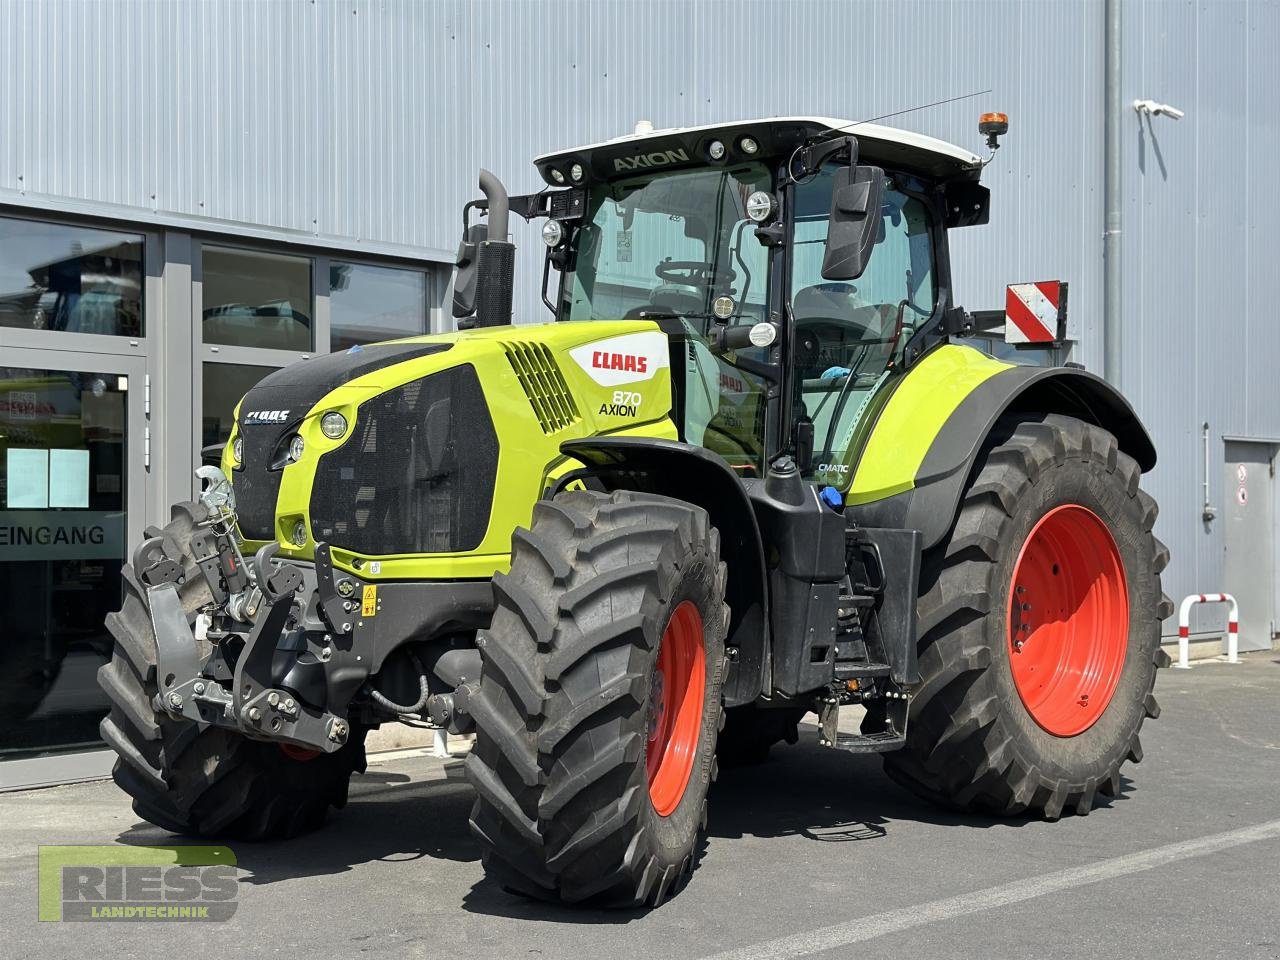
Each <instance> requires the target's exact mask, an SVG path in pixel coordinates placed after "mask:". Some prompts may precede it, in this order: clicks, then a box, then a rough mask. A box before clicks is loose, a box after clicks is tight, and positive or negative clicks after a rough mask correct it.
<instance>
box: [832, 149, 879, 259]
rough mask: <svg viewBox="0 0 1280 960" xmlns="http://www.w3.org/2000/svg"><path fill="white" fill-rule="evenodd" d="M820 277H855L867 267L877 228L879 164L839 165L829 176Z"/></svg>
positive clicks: (877, 231) (874, 243)
mask: <svg viewBox="0 0 1280 960" xmlns="http://www.w3.org/2000/svg"><path fill="white" fill-rule="evenodd" d="M832 180H833V183H832V188H831V216H830V220H829V221H828V224H827V249H826V252H825V253H824V254H823V257H822V278H823V279H824V280H857V279H858V278H859V277H860V276H862V272H863V271H864V270H866V269H867V261H868V260H870V259H871V250H872V248H873V247H874V246H875V245H876V236H877V234H878V233H879V232H880V205H881V203H883V202H884V171H883V170H881V169H880V168H879V167H841V168H840V169H839V170H837V171H836V173H835V176H834V177H833V178H832Z"/></svg>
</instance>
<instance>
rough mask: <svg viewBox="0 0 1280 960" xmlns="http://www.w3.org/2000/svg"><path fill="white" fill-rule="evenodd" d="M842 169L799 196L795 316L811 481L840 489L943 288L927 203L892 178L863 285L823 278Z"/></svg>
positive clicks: (799, 413)
mask: <svg viewBox="0 0 1280 960" xmlns="http://www.w3.org/2000/svg"><path fill="white" fill-rule="evenodd" d="M837 169H839V168H838V167H836V166H835V165H828V166H825V167H823V168H822V169H821V170H820V171H819V173H818V174H817V175H815V176H814V177H812V178H811V179H809V180H806V181H804V182H802V183H800V184H798V185H797V186H796V188H795V193H794V206H795V213H794V231H793V235H792V237H793V239H792V245H791V279H790V285H789V291H788V292H789V296H790V315H791V320H792V323H793V324H794V338H793V342H794V344H795V348H794V351H795V352H794V358H795V362H794V368H793V370H792V375H793V380H792V391H793V394H792V409H793V412H794V417H795V419H796V420H797V421H799V420H801V419H802V418H807V419H808V420H809V421H810V422H811V423H812V425H813V436H814V455H813V461H812V467H811V469H810V472H809V474H808V478H809V479H811V480H814V481H816V482H818V483H824V484H830V485H832V486H835V487H837V488H839V489H841V490H845V489H847V488H848V486H849V483H850V481H851V480H852V470H853V465H854V463H855V462H856V458H857V452H858V448H859V446H860V441H861V439H862V431H864V430H865V427H866V425H867V423H868V422H869V420H870V417H871V415H872V413H873V411H874V409H875V408H876V405H877V404H876V401H877V400H878V399H880V398H882V397H883V396H884V395H885V393H886V392H887V390H888V389H889V388H890V387H891V384H892V381H893V378H894V377H895V376H896V375H897V374H898V373H899V371H900V370H901V368H902V365H903V355H904V350H905V347H906V344H907V342H908V341H909V340H910V339H911V336H912V334H913V333H914V332H915V330H916V329H918V328H919V327H920V326H921V325H922V324H923V323H925V322H926V321H927V320H928V319H929V318H930V317H931V316H932V315H933V313H934V310H935V307H936V305H937V282H936V270H935V256H934V249H933V240H932V237H933V230H932V223H931V219H930V212H929V207H928V205H927V204H926V203H925V202H924V201H923V200H922V199H921V198H920V197H919V196H916V195H913V192H912V189H911V188H912V187H913V186H915V184H912V183H911V182H910V180H909V178H901V177H897V176H895V175H894V174H889V175H888V178H887V181H886V183H885V191H884V199H883V202H882V204H881V210H880V226H879V232H878V236H877V239H876V243H875V247H874V249H873V251H872V254H871V258H870V260H869V262H868V263H867V267H866V269H865V271H864V272H863V274H862V276H860V277H859V278H858V279H857V280H853V281H847V282H846V281H829V280H825V279H824V278H823V276H822V272H821V270H822V260H823V253H824V250H825V246H826V240H827V227H828V218H829V213H830V210H831V192H832V188H833V181H834V175H835V172H836V170H837Z"/></svg>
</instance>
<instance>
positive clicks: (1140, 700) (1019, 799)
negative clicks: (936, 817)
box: [885, 415, 1172, 819]
mask: <svg viewBox="0 0 1280 960" xmlns="http://www.w3.org/2000/svg"><path fill="white" fill-rule="evenodd" d="M1003 429H1004V431H1005V433H1004V437H1005V439H1003V440H1002V441H1001V442H998V443H997V444H996V445H995V446H993V447H991V448H989V449H988V450H987V451H986V452H985V455H984V459H983V460H982V461H980V463H979V466H978V468H977V474H976V476H975V478H974V479H973V481H972V484H971V485H970V487H969V488H968V490H967V491H966V492H965V495H964V499H963V501H962V503H961V506H960V511H959V514H958V515H957V518H956V522H955V525H954V526H953V528H952V530H951V532H950V534H949V537H948V538H947V540H945V541H944V542H943V543H942V544H940V545H939V546H938V547H936V548H935V549H934V550H933V551H932V552H931V553H930V554H928V555H926V558H925V568H924V572H923V573H922V576H921V585H920V590H921V593H920V599H919V605H918V613H919V636H920V640H919V654H920V674H921V684H920V687H919V689H918V690H917V691H916V693H915V694H914V697H913V701H912V704H911V713H910V722H909V724H908V728H907V746H906V748H905V749H904V750H902V751H899V752H897V753H892V754H887V755H886V756H885V767H886V770H887V772H888V773H889V775H890V776H891V777H892V778H893V779H894V780H895V781H897V782H898V783H899V784H901V785H903V786H905V787H907V788H908V789H910V790H912V791H913V792H915V793H917V794H919V795H920V796H923V797H925V798H927V799H930V800H933V801H935V802H938V803H940V804H943V805H945V806H949V807H953V808H961V809H967V810H973V811H977V812H981V813H986V814H995V815H1000V816H1012V815H1017V814H1024V813H1025V814H1032V815H1039V816H1043V817H1045V818H1047V819H1056V818H1057V817H1059V816H1060V815H1061V814H1062V813H1063V811H1064V810H1065V809H1068V808H1070V809H1073V810H1074V811H1075V812H1076V813H1078V814H1087V813H1088V812H1089V811H1090V810H1091V809H1092V808H1093V805H1094V802H1095V799H1096V797H1097V795H1098V794H1099V793H1101V794H1103V795H1106V796H1115V795H1116V794H1117V793H1118V792H1119V789H1120V768H1121V766H1122V765H1123V764H1124V762H1125V761H1126V760H1132V761H1133V762H1135V763H1136V762H1138V761H1139V760H1141V759H1142V746H1141V742H1140V740H1139V731H1140V729H1141V727H1142V724H1143V721H1144V720H1145V719H1147V718H1153V719H1154V718H1155V717H1157V716H1158V715H1159V708H1158V707H1157V705H1156V699H1155V696H1154V694H1153V693H1152V687H1153V685H1154V683H1155V678H1156V668H1157V667H1158V666H1163V665H1165V664H1167V663H1168V657H1167V656H1166V655H1165V654H1164V653H1163V651H1162V650H1161V649H1160V623H1161V621H1162V620H1163V619H1164V618H1165V617H1167V616H1168V615H1169V614H1170V613H1171V612H1172V604H1171V603H1170V602H1169V599H1168V598H1167V597H1165V596H1164V594H1163V593H1162V592H1161V588H1160V571H1161V570H1162V569H1163V568H1164V566H1165V565H1166V563H1167V562H1168V551H1167V550H1166V549H1165V547H1164V546H1163V544H1161V543H1160V542H1159V541H1158V540H1157V539H1156V538H1155V537H1154V536H1153V535H1152V532H1151V530H1152V526H1153V524H1154V523H1155V519H1156V512H1157V511H1156V504H1155V501H1154V500H1152V499H1151V497H1149V496H1147V494H1145V493H1144V492H1143V491H1142V490H1140V489H1139V487H1138V481H1139V475H1140V472H1141V471H1140V470H1139V468H1138V465H1137V463H1135V462H1134V460H1133V459H1132V458H1131V457H1129V456H1128V455H1126V454H1125V453H1123V452H1121V451H1120V450H1119V449H1118V446H1117V443H1116V439H1115V437H1114V436H1113V435H1112V434H1110V433H1108V432H1107V431H1105V430H1103V429H1101V428H1099V427H1095V426H1093V425H1091V424H1086V423H1084V422H1082V421H1080V420H1077V419H1074V418H1071V417H1065V416H1057V415H1050V416H1046V417H1044V418H1043V420H1042V421H1037V422H1030V421H1023V422H1017V423H1008V424H1005V425H1004V427H1003Z"/></svg>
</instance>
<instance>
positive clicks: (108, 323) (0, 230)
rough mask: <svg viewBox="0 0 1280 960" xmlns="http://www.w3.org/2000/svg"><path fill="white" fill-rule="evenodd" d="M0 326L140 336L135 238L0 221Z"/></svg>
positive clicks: (139, 282) (138, 260) (139, 265)
mask: <svg viewBox="0 0 1280 960" xmlns="http://www.w3.org/2000/svg"><path fill="white" fill-rule="evenodd" d="M0 326H3V327H19V328H22V329H26V330H62V331H68V332H73V333H98V334H107V335H112V336H122V337H140V336H142V334H143V332H144V331H143V325H142V237H141V236H140V235H139V234H136V233H117V232H115V231H112V230H95V229H92V228H89V227H80V226H70V225H67V224H60V223H41V222H40V221H37V220H22V219H17V218H12V217H0Z"/></svg>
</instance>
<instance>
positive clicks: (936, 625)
mask: <svg viewBox="0 0 1280 960" xmlns="http://www.w3.org/2000/svg"><path fill="white" fill-rule="evenodd" d="M1005 128H1006V122H1005V121H1004V120H1003V118H1002V117H1001V116H1000V115H994V116H991V115H989V116H987V117H984V120H983V123H982V125H981V128H980V129H981V130H982V132H984V133H986V134H987V136H988V143H989V145H990V146H991V147H992V148H993V149H994V147H995V145H996V144H997V141H996V137H997V136H998V135H999V134H1001V133H1003V132H1004V130H1005ZM535 163H536V167H537V170H538V172H539V174H540V175H541V177H542V179H543V180H544V181H545V182H546V184H547V186H546V188H544V189H543V190H541V191H539V192H537V193H533V194H529V195H526V196H508V195H507V193H506V191H505V190H504V189H503V187H502V184H501V183H499V182H498V180H497V178H495V177H493V176H492V175H491V174H489V173H487V172H482V173H481V177H480V187H481V190H482V192H483V193H484V195H485V198H484V199H483V200H475V201H472V202H471V203H469V204H467V206H466V208H465V209H464V211H463V222H464V238H463V241H462V244H461V246H460V249H459V254H458V269H457V275H456V280H455V284H454V299H453V309H454V314H455V316H456V317H457V318H458V324H457V325H458V327H459V329H458V331H457V332H455V333H448V334H440V335H432V336H424V337H415V338H411V339H407V340H399V341H395V342H391V343H382V344H376V345H373V346H366V347H363V348H361V347H354V348H352V349H351V350H349V351H347V352H344V353H341V354H334V355H329V356H321V357H316V358H314V359H309V360H305V361H303V362H301V363H298V364H295V365H293V366H290V367H287V368H285V369H283V370H280V371H278V372H276V373H273V374H272V375H270V376H268V377H267V378H266V379H265V380H263V381H262V382H261V383H260V384H259V385H258V386H256V387H254V388H253V389H252V390H251V391H249V393H248V394H247V395H246V396H245V398H244V399H243V401H242V402H241V404H240V405H239V407H238V408H237V411H236V418H235V428H234V431H233V432H232V434H231V437H230V440H229V442H228V443H227V445H226V448H225V450H224V452H223V454H222V460H221V467H220V468H216V467H203V468H201V470H200V471H198V473H199V475H200V476H201V478H202V486H203V492H202V495H201V498H200V500H199V501H198V502H192V503H182V504H178V505H177V506H175V507H174V508H173V514H172V517H173V519H172V522H171V523H169V524H168V525H167V526H166V527H164V528H163V529H155V528H153V529H150V530H148V531H147V533H146V538H145V540H144V542H143V543H142V544H141V546H140V547H139V548H138V549H137V551H136V552H135V554H134V557H133V562H132V565H131V566H130V567H128V568H126V571H125V582H126V595H125V598H124V604H123V607H122V609H121V610H120V611H119V612H118V613H114V614H112V615H111V616H110V618H109V627H110V629H111V631H112V633H113V635H114V637H115V640H116V646H115V653H114V658H113V659H112V661H111V662H110V663H109V664H108V665H106V666H104V667H103V668H102V671H101V673H100V681H101V684H102V686H103V688H104V689H105V690H106V692H107V693H108V695H109V696H110V698H111V703H112V707H111V712H110V714H109V716H107V717H106V719H105V720H104V721H103V723H102V735H103V737H104V738H105V740H106V741H107V743H109V744H110V745H111V746H112V747H113V748H114V749H115V750H116V752H117V753H118V754H119V759H118V761H117V763H116V766H115V779H116V781H117V783H118V784H119V785H120V786H121V787H122V788H123V789H124V790H125V791H127V792H128V793H129V794H130V795H131V796H132V798H133V804H134V809H135V810H136V812H137V813H138V815H139V816H141V817H143V818H145V819H146V820H149V821H151V822H152V823H155V824H158V825H160V826H161V827H164V828H166V829H168V830H171V831H173V832H175V833H180V834H187V835H194V836H199V837H232V838H234V837H241V838H251V839H265V838H278V837H286V836H291V835H294V834H297V833H299V832H301V831H304V830H307V829H310V828H313V827H316V826H318V825H319V824H320V823H321V822H322V821H323V820H324V819H325V817H326V815H327V813H328V809H329V808H330V807H341V806H343V804H344V803H345V801H346V798H347V789H348V781H349V779H350V776H351V774H352V773H353V771H358V770H362V769H363V767H364V762H365V759H364V746H363V741H364V737H365V734H366V732H367V731H368V730H370V729H371V728H373V727H376V726H378V725H379V724H382V723H388V722H395V721H399V720H407V721H409V722H425V723H428V724H430V725H432V726H435V727H437V728H443V729H447V730H449V731H452V732H455V733H467V732H474V734H475V744H474V747H473V749H472V750H471V752H470V754H469V756H468V757H467V759H466V770H467V773H468V775H469V778H470V781H471V783H472V785H473V786H474V788H475V794H476V798H475V805H474V808H473V810H472V813H471V828H472V830H473V832H474V834H475V837H476V838H477V840H478V842H479V843H480V845H481V846H482V848H483V851H484V857H483V859H484V867H485V870H486V872H487V873H488V875H489V876H490V877H491V878H492V879H494V880H495V881H496V882H498V883H501V884H502V885H504V886H505V887H507V888H509V889H512V890H515V891H518V892H521V893H524V894H527V895H530V896H534V897H540V898H545V899H548V900H561V901H567V902H590V903H596V904H610V905H645V904H647V905H656V904H658V903H660V902H662V901H663V900H664V899H666V898H667V897H669V896H671V895H672V893H673V892H675V891H676V890H678V889H679V888H680V887H681V886H682V885H683V884H684V883H685V881H686V880H687V879H688V877H689V875H690V874H691V872H692V870H693V868H694V866H695V862H696V860H697V857H698V851H699V848H700V844H699V837H700V833H701V831H703V830H704V829H705V827H706V823H707V791H708V786H709V784H710V782H711V781H712V780H713V779H714V778H715V776H716V771H717V763H727V762H749V761H758V760H760V759H763V758H764V756H765V754H766V753H767V752H768V750H769V748H770V746H771V745H773V744H775V743H777V742H778V741H787V742H794V741H795V740H796V738H797V724H798V722H799V721H800V719H801V718H802V717H804V716H805V715H806V714H807V713H810V712H812V713H815V714H816V715H817V718H818V731H819V732H818V741H819V743H820V744H821V745H822V746H823V747H826V748H830V749H832V750H840V751H847V752H853V753H880V754H883V758H884V763H885V765H886V768H887V770H888V772H889V774H890V776H892V778H893V779H894V780H896V781H897V782H898V783H900V784H902V785H903V786H905V787H907V788H908V789H910V790H912V791H915V792H916V793H918V794H920V795H922V796H924V797H927V798H929V799H931V800H933V801H936V802H938V803H940V804H944V805H946V806H949V807H951V808H959V809H965V810H972V811H978V812H981V813H983V814H989V815H994V816H1033V817H1045V818H1048V819H1055V818H1057V817H1059V816H1060V815H1062V814H1063V813H1064V812H1067V811H1074V812H1075V813H1078V814H1086V813H1088V812H1089V810H1090V809H1091V808H1092V807H1093V805H1094V803H1095V800H1096V798H1097V797H1098V796H1099V795H1102V796H1115V795H1116V793H1117V792H1118V791H1119V789H1120V769H1121V765H1122V764H1123V763H1124V762H1125V761H1126V759H1127V760H1132V761H1137V760H1139V759H1140V758H1141V755H1142V751H1141V747H1140V745H1139V739H1138V737H1139V729H1140V727H1141V726H1142V723H1143V720H1144V719H1145V718H1147V717H1154V716H1156V714H1157V709H1156V702H1155V699H1154V697H1153V696H1152V687H1153V685H1154V682H1155V675H1156V668H1157V667H1158V666H1160V665H1162V661H1164V662H1167V661H1166V658H1164V656H1163V654H1162V653H1161V650H1160V622H1161V620H1162V619H1163V618H1164V617H1165V616H1167V615H1168V614H1169V612H1170V606H1169V602H1168V599H1167V598H1166V597H1164V595H1163V594H1162V592H1161V588H1160V571H1161V569H1162V568H1163V567H1164V565H1165V563H1166V562H1167V559H1168V554H1167V551H1166V550H1165V548H1164V547H1163V546H1162V545H1161V544H1160V543H1159V542H1158V541H1157V540H1156V539H1155V537H1154V536H1153V535H1152V525H1153V524H1154V522H1155V518H1156V505H1155V503H1154V502H1153V501H1152V499H1151V498H1150V497H1149V496H1147V495H1146V494H1145V493H1144V492H1143V491H1142V490H1141V489H1140V486H1139V479H1140V475H1141V474H1142V473H1143V472H1144V471H1146V470H1149V469H1150V468H1151V467H1152V465H1153V464H1154V463H1155V451H1154V449H1153V447H1152V443H1151V441H1150V439H1149V437H1148V435H1147V433H1146V431H1145V430H1144V428H1143V426H1142V425H1141V423H1140V422H1139V420H1138V418H1137V417H1136V416H1135V414H1134V412H1133V411H1132V409H1131V408H1130V406H1129V404H1128V403H1127V402H1126V401H1125V400H1124V398H1123V397H1121V396H1120V394H1118V393H1117V392H1116V390H1115V389H1113V388H1112V387H1111V386H1109V385H1108V384H1107V383H1106V382H1104V381H1103V380H1101V379H1099V378H1098V377H1096V376H1093V375H1091V374H1089V373H1087V372H1085V371H1084V370H1083V369H1081V368H1079V367H1078V366H1073V365H1066V366H1030V365H1020V364H1016V363H1010V362H1005V361H1002V360H999V359H995V358H993V357H992V356H990V355H988V353H986V352H984V351H982V350H980V349H977V348H975V347H974V346H972V345H969V344H966V343H965V342H964V341H968V340H972V339H974V338H979V337H983V336H987V337H994V336H995V335H996V331H997V330H998V329H999V328H1001V327H1002V326H1003V327H1004V328H1005V331H1004V332H1005V333H1006V334H1017V335H1014V336H1010V337H1009V339H1013V340H1018V339H1021V340H1022V341H1025V342H1029V343H1031V344H1033V345H1035V344H1037V343H1038V342H1040V341H1043V340H1046V339H1047V340H1053V339H1054V337H1055V336H1057V335H1058V334H1057V333H1056V332H1054V331H1052V330H1050V333H1048V334H1044V333H1043V332H1041V333H1040V334H1039V335H1037V333H1036V331H1044V330H1049V329H1050V328H1051V327H1052V324H1053V323H1055V322H1059V323H1060V322H1061V319H1062V316H1063V312H1064V310H1065V306H1066V304H1065V286H1063V287H1061V288H1059V287H1056V286H1052V285H1047V284H1040V285H1037V290H1038V291H1039V293H1038V294H1036V296H1033V297H1027V298H1026V303H1025V304H1023V306H1022V307H1020V308H1019V309H1020V310H1022V311H1023V312H1022V313H1020V314H1018V315H1015V313H1014V311H1013V308H1012V305H1010V309H1009V310H1008V316H1007V317H1006V314H1005V312H1001V313H998V314H994V313H991V312H986V313H983V312H972V313H971V312H967V311H965V310H964V309H962V308H961V307H959V306H957V305H956V304H955V302H954V299H953V291H952V278H951V269H950V260H949V256H948V237H949V235H950V231H952V230H955V229H960V228H963V227H967V226H971V225H975V224H982V223H985V222H986V221H987V216H988V200H989V198H988V191H987V189H986V188H985V187H983V186H982V185H981V184H980V183H979V177H980V174H981V171H982V168H983V161H982V159H981V158H980V157H978V156H977V155H975V154H973V153H971V152H969V151H967V150H963V149H960V148H959V147H955V146H952V145H950V144H946V143H943V142H940V141H937V140H933V139H930V138H928V137H923V136H919V135H917V134H914V133H910V132H905V131H901V130H894V129H888V128H884V127H877V126H873V125H870V124H856V125H854V124H844V123H841V122H839V121H834V120H828V119H821V118H790V119H770V120H762V121H757V122H751V123H734V124H722V125H717V126H708V127H697V128H691V129H673V130H653V129H652V127H651V126H649V125H647V124H644V125H641V126H640V127H638V128H637V130H636V133H635V134H634V135H632V136H626V137H622V138H620V139H617V140H611V141H609V142H607V143H602V144H596V145H593V146H587V147H582V148H579V149H574V150H567V151H563V152H557V153H555V154H550V155H547V156H543V157H540V158H538V159H537V160H536V161H535ZM511 214H516V215H518V216H521V217H523V218H525V219H526V220H533V219H539V220H541V223H542V226H541V234H542V240H543V241H544V243H545V245H546V252H545V266H544V269H543V275H542V288H543V300H544V301H545V303H546V306H547V307H548V309H549V310H550V311H551V312H552V314H554V320H555V321H556V322H554V323H547V324H542V325H519V326H516V325H512V324H511V312H512V298H513V294H512V275H513V266H514V262H515V248H514V246H513V245H512V244H511V243H510V242H509V241H508V239H507V237H508V233H507V228H508V220H509V218H510V216H511ZM473 221H474V222H473ZM1032 293H1033V294H1034V293H1035V291H1032ZM1009 296H1010V297H1012V296H1013V294H1012V292H1011V293H1010V294H1009ZM1028 304H1029V306H1028ZM1028 309H1029V310H1030V320H1028V319H1027V316H1028V314H1027V313H1026V311H1027V310H1028ZM530 319H532V318H530ZM1037 324H1039V326H1037ZM1015 328H1016V330H1015ZM1008 353H1009V355H1011V356H1012V355H1014V351H1013V350H1012V349H1010V350H1009V351H1008ZM842 710H843V711H845V723H844V724H843V725H842V724H841V723H840V713H841V711H842ZM859 718H860V719H859Z"/></svg>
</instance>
